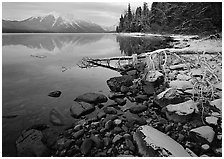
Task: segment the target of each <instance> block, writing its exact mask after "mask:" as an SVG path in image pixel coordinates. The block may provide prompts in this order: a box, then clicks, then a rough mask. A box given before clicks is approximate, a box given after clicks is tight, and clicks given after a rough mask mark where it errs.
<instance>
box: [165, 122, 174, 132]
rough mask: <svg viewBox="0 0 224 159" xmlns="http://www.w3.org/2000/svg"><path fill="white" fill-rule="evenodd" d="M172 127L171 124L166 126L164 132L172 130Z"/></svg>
mask: <svg viewBox="0 0 224 159" xmlns="http://www.w3.org/2000/svg"><path fill="white" fill-rule="evenodd" d="M172 127H173V123H170V124H169V125H167V126H166V127H165V132H168V131H170V130H171V129H172Z"/></svg>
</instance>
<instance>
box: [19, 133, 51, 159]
mask: <svg viewBox="0 0 224 159" xmlns="http://www.w3.org/2000/svg"><path fill="white" fill-rule="evenodd" d="M42 138H43V134H42V132H41V131H38V130H34V129H30V130H28V131H23V132H22V134H21V136H20V137H19V138H18V139H17V140H16V149H17V156H18V157H43V156H45V157H46V156H49V150H48V148H47V147H46V146H45V145H44V144H43V142H42V141H41V140H42Z"/></svg>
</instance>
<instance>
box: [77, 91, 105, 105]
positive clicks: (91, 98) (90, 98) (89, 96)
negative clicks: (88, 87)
mask: <svg viewBox="0 0 224 159" xmlns="http://www.w3.org/2000/svg"><path fill="white" fill-rule="evenodd" d="M107 100H108V99H107V97H106V96H105V95H103V94H100V93H85V94H83V95H80V96H78V97H77V98H76V99H75V101H81V102H87V103H94V104H98V103H105V102H107Z"/></svg>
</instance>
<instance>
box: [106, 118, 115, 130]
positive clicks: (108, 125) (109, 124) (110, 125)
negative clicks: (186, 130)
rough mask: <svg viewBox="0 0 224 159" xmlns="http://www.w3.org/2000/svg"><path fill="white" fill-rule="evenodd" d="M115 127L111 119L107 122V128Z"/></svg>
mask: <svg viewBox="0 0 224 159" xmlns="http://www.w3.org/2000/svg"><path fill="white" fill-rule="evenodd" d="M112 127H113V121H112V120H109V121H107V122H106V123H105V129H106V130H110V129H111V128H112Z"/></svg>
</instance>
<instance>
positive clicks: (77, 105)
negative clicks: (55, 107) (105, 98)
mask: <svg viewBox="0 0 224 159" xmlns="http://www.w3.org/2000/svg"><path fill="white" fill-rule="evenodd" d="M94 110H95V107H94V106H93V105H92V104H90V103H86V102H76V101H75V102H74V103H73V105H72V106H71V108H70V112H71V115H72V116H73V117H74V118H79V117H81V116H83V115H86V114H89V113H91V112H93V111H94Z"/></svg>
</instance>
